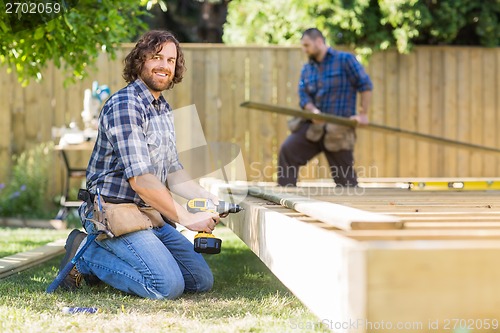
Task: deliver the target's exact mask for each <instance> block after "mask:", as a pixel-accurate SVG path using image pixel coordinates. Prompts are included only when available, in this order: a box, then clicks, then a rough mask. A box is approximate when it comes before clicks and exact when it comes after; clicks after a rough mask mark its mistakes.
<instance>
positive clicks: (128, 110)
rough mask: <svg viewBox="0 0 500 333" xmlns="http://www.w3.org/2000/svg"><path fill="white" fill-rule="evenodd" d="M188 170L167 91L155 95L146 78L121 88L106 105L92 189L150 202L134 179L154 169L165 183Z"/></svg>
mask: <svg viewBox="0 0 500 333" xmlns="http://www.w3.org/2000/svg"><path fill="white" fill-rule="evenodd" d="M180 169H182V165H181V164H180V163H179V159H178V155H177V148H176V145H175V132H174V121H173V114H172V111H171V109H170V106H169V105H168V103H167V101H166V100H165V98H164V97H163V96H160V98H159V99H158V100H155V98H154V97H153V95H152V94H151V92H150V91H149V89H148V88H147V86H146V85H145V84H144V82H142V81H141V80H139V79H137V80H136V81H134V82H132V83H131V84H129V85H128V86H127V87H125V88H123V89H121V90H120V91H118V92H117V93H115V94H114V95H113V96H111V97H110V98H109V99H108V101H107V102H106V103H105V104H104V106H103V108H102V111H101V114H100V116H99V128H98V135H97V141H96V144H95V146H94V150H93V152H92V156H91V157H90V161H89V165H88V167H87V188H88V189H89V191H90V192H91V193H94V194H95V193H96V188H97V187H98V188H99V190H100V192H101V194H102V195H104V196H108V197H111V198H116V199H122V200H127V201H134V202H135V203H136V204H138V205H144V204H145V203H144V201H142V199H141V198H140V197H139V196H138V195H137V193H136V192H135V191H134V190H133V189H132V187H131V186H130V184H129V182H128V179H129V178H131V177H135V176H140V175H144V174H147V173H151V174H153V175H156V177H158V179H160V180H161V182H162V183H166V180H167V174H168V173H172V172H175V171H177V170H180Z"/></svg>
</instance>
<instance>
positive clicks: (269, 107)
mask: <svg viewBox="0 0 500 333" xmlns="http://www.w3.org/2000/svg"><path fill="white" fill-rule="evenodd" d="M240 106H242V107H245V108H250V109H255V110H260V111H267V112H274V113H280V114H286V115H289V116H293V117H301V118H304V119H314V120H321V121H325V122H328V123H334V124H338V125H344V126H349V127H357V128H359V129H368V130H372V131H377V132H380V133H385V134H393V135H397V136H399V137H403V138H409V139H415V140H420V141H426V142H430V143H435V144H441V145H447V146H451V147H457V148H463V149H468V150H472V151H474V152H482V153H500V149H498V148H495V147H487V146H482V145H477V144H473V143H468V142H462V141H456V140H451V139H447V138H442V137H438V136H433V135H429V134H423V133H419V132H413V131H408V130H404V129H401V128H396V127H390V126H385V125H380V124H372V123H370V124H368V125H363V126H358V124H357V121H355V120H351V119H347V118H342V117H337V116H333V115H330V114H323V113H322V114H315V113H311V112H305V111H302V110H299V109H294V108H290V107H284V106H277V105H273V104H266V103H258V102H251V101H246V102H243V103H241V105H240ZM415 158H416V157H415Z"/></svg>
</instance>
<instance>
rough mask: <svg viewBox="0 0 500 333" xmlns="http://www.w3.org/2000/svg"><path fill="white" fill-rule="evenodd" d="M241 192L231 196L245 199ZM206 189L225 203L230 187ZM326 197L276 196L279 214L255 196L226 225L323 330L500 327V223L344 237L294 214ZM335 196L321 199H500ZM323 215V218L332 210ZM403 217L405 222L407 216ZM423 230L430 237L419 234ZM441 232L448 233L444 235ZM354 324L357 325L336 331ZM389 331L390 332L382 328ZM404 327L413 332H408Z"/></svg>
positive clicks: (491, 196) (286, 191)
mask: <svg viewBox="0 0 500 333" xmlns="http://www.w3.org/2000/svg"><path fill="white" fill-rule="evenodd" d="M242 185H243V184H241V183H240V184H238V185H236V184H235V185H233V186H234V187H231V185H229V188H231V189H234V192H237V193H240V192H241V191H242V189H243V186H242ZM263 185H265V184H263ZM204 186H206V187H207V188H208V189H211V190H212V191H213V190H214V189H219V190H220V192H219V195H220V197H222V198H225V197H224V196H225V195H227V193H228V192H227V189H228V185H227V184H224V185H223V186H219V185H218V182H217V181H216V180H207V181H205V182H204ZM270 189H271V187H270V186H263V187H261V188H260V190H261V191H262V192H266V191H268V192H269V191H270ZM318 189H325V187H321V186H317V187H309V188H276V187H275V188H274V190H275V191H277V190H281V193H280V195H279V197H280V198H281V199H280V200H278V202H280V203H281V205H277V204H276V203H275V202H276V201H277V200H276V198H277V197H275V198H273V197H272V196H268V197H266V199H261V198H256V197H254V196H253V195H252V196H248V197H246V198H245V199H244V200H243V202H241V203H240V204H241V205H242V206H243V207H244V208H245V210H244V211H243V212H240V213H239V214H231V215H230V216H229V217H228V218H227V219H225V224H226V225H227V226H229V228H231V229H232V230H233V231H234V232H235V233H236V234H237V235H238V236H239V237H240V238H241V239H242V240H243V241H244V242H245V243H246V244H247V245H248V246H249V248H250V249H252V251H254V252H255V253H256V255H258V256H259V258H260V259H261V260H262V261H263V262H264V263H265V264H266V265H267V266H268V267H269V268H270V270H271V271H272V272H273V273H274V274H275V275H276V276H277V277H278V278H279V279H280V280H281V281H282V282H283V283H284V284H285V285H286V286H287V287H288V288H289V289H290V290H291V291H292V292H293V293H294V294H295V295H296V296H297V297H298V298H299V299H300V300H301V301H302V302H303V303H304V304H305V305H306V306H307V307H309V308H310V309H311V311H312V312H313V313H315V314H316V315H317V317H318V319H319V321H321V322H322V323H327V325H328V324H331V325H332V326H328V327H329V328H332V330H333V331H335V332H349V333H350V332H352V333H354V332H356V333H360V332H361V333H366V332H380V331H383V332H402V331H408V332H434V331H438V330H439V329H434V330H433V329H429V325H430V323H434V322H436V323H437V324H438V327H441V328H442V327H444V326H443V325H444V323H445V321H446V320H450V318H467V319H473V320H481V319H485V318H489V319H492V318H495V319H496V318H498V315H499V314H500V313H499V312H498V308H499V307H500V303H499V301H498V297H497V294H498V293H499V292H500V286H499V285H498V279H499V278H500V269H499V268H498V265H496V262H497V261H498V256H499V255H500V229H499V226H500V220H494V219H492V220H491V221H489V222H488V223H486V222H484V223H481V224H478V225H477V227H476V228H474V226H473V225H472V222H470V223H468V225H467V227H465V228H464V227H463V224H461V223H458V222H457V223H455V226H453V225H446V222H444V221H440V220H438V219H437V218H436V217H439V216H446V214H445V213H443V214H432V215H428V217H429V218H434V219H435V221H434V224H431V222H415V223H414V224H415V225H416V226H417V227H416V228H410V229H399V230H398V229H385V230H341V229H340V228H338V227H336V226H332V225H330V224H327V223H324V222H322V221H320V220H319V219H317V218H315V217H314V216H311V215H312V214H309V213H310V212H308V213H307V214H306V213H304V212H297V211H295V210H293V209H291V208H295V207H296V206H295V205H294V203H293V201H292V199H290V198H292V197H293V196H296V197H297V193H302V194H304V193H305V194H307V193H310V192H312V191H317V190H318ZM326 190H328V187H326ZM329 190H330V195H332V196H330V195H329V194H326V191H325V193H323V194H322V195H321V196H318V198H320V197H324V198H329V199H328V200H331V201H333V200H340V201H342V202H357V203H360V202H361V203H362V202H363V201H364V200H368V201H372V202H374V203H376V202H377V200H379V201H384V200H386V199H387V198H389V197H390V195H391V193H392V198H393V199H395V200H401V201H405V202H408V203H410V202H411V201H417V202H419V203H422V204H424V203H425V202H427V204H428V205H436V200H442V201H443V202H444V203H447V202H453V199H455V205H456V206H459V205H460V204H461V203H460V202H457V200H456V199H457V197H462V199H463V200H462V201H465V202H466V201H467V200H469V199H471V198H476V200H477V201H478V202H479V201H480V200H481V198H486V199H487V200H493V202H500V199H499V196H498V193H448V192H445V193H438V194H436V195H435V196H434V195H433V196H430V195H429V194H427V193H421V192H410V191H400V190H394V189H382V190H378V191H377V190H374V191H367V192H366V193H365V194H364V195H348V194H345V193H344V194H339V193H336V194H332V193H335V191H334V189H329ZM255 192H258V190H256V189H254V188H251V190H250V194H255ZM403 193H404V195H402V194H403ZM287 195H288V196H290V197H287ZM316 195H317V194H316ZM270 199H271V200H270ZM226 200H227V199H226ZM310 200H313V199H310ZM290 201H292V202H290ZM442 206H443V207H444V206H446V205H445V204H443V205H442ZM317 208H318V209H317V210H318V211H325V209H324V206H322V207H317ZM313 213H314V212H313ZM495 214H498V212H497V213H495ZM401 215H402V216H401V217H402V218H403V219H404V218H405V217H408V216H409V214H406V215H403V214H401ZM398 216H399V215H398ZM411 216H416V214H411ZM471 216H472V215H471ZM496 216H497V217H498V215H496ZM419 223H422V226H424V228H419V227H418V224H419ZM439 223H441V224H445V227H444V228H437V227H436V226H437V225H438V224H439ZM425 226H426V227H425ZM311 281H314V283H311ZM325 285H327V286H328V288H325V287H324V286H325ZM464 299H467V302H464V301H463V300H464ZM408 300H411V301H408ZM353 321H354V322H355V323H358V324H357V325H356V324H353V325H354V326H353V325H347V326H345V327H342V325H340V326H334V325H335V324H336V323H337V324H338V323H344V322H347V323H352V322H353ZM383 323H385V326H384V328H383V329H380V327H381V326H380V325H384V324H383ZM388 323H391V325H393V326H390V325H388ZM397 323H407V324H408V325H413V326H407V327H406V329H405V330H403V329H402V328H400V327H397V326H396V325H397ZM474 331H476V330H474ZM478 331H481V330H478ZM490 331H491V330H490Z"/></svg>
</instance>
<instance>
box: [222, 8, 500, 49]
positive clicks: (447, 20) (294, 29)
mask: <svg viewBox="0 0 500 333" xmlns="http://www.w3.org/2000/svg"><path fill="white" fill-rule="evenodd" d="M499 19H500V1H498V0H484V1H477V0H439V1H438V0H378V1H377V0H308V1H302V0H273V1H267V0H233V1H231V3H230V4H229V13H228V18H227V23H226V25H225V27H224V41H225V42H226V43H229V44H249V43H258V44H296V43H298V42H299V40H300V36H301V33H302V31H303V30H304V29H307V28H310V27H317V28H318V29H320V30H322V31H323V32H324V34H325V36H326V37H327V39H328V41H329V42H330V43H331V44H341V45H346V46H350V47H354V48H356V50H357V52H360V53H361V54H370V53H371V52H373V50H379V49H387V48H390V47H396V48H397V49H398V50H399V51H400V52H402V53H406V52H409V51H410V50H411V47H412V45H414V44H428V45H438V44H451V45H483V46H498V45H499V41H500V23H499Z"/></svg>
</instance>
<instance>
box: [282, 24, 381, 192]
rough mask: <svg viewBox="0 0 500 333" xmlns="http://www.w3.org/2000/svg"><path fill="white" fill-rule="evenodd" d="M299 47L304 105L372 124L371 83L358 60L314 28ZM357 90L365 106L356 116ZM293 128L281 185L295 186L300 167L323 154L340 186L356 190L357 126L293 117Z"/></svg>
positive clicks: (284, 147)
mask: <svg viewBox="0 0 500 333" xmlns="http://www.w3.org/2000/svg"><path fill="white" fill-rule="evenodd" d="M301 45H302V49H303V50H304V52H305V53H306V54H307V56H308V57H309V61H308V62H307V63H306V64H305V65H304V67H303V68H302V72H301V74H300V81H299V97H300V107H301V108H302V109H304V110H305V111H307V112H312V113H317V114H319V113H327V114H331V115H334V116H338V117H345V118H352V119H356V120H357V121H358V123H359V124H361V125H364V124H368V111H369V107H370V100H371V94H372V89H373V85H372V82H371V80H370V78H369V76H368V75H367V74H366V72H365V70H364V69H363V66H361V64H360V63H359V62H358V61H357V60H356V58H355V56H354V55H352V54H350V53H347V52H341V51H337V50H334V49H332V48H331V47H329V46H327V45H326V43H325V37H324V36H323V34H322V33H321V31H319V30H318V29H316V28H311V29H307V30H306V31H305V32H304V33H303V35H302V38H301ZM358 92H359V93H360V95H361V106H360V108H359V110H358V111H359V112H358V113H357V112H356V106H357V94H358ZM289 127H290V130H291V131H292V133H291V134H290V136H288V138H286V140H285V141H284V142H283V144H282V146H281V149H280V153H279V158H278V184H279V185H281V186H296V183H297V177H298V171H299V168H300V167H301V166H303V165H306V164H307V162H309V160H311V159H312V158H313V157H314V156H316V155H317V154H319V153H321V152H324V153H325V156H326V158H327V160H328V163H329V165H330V172H331V176H332V178H333V180H334V181H335V183H336V184H337V186H357V184H358V181H357V176H356V172H355V170H354V157H353V150H354V144H355V141H356V134H355V131H354V129H353V128H350V127H346V126H340V125H336V124H325V123H324V122H320V121H316V120H313V121H310V120H305V119H294V120H292V121H290V123H289Z"/></svg>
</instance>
